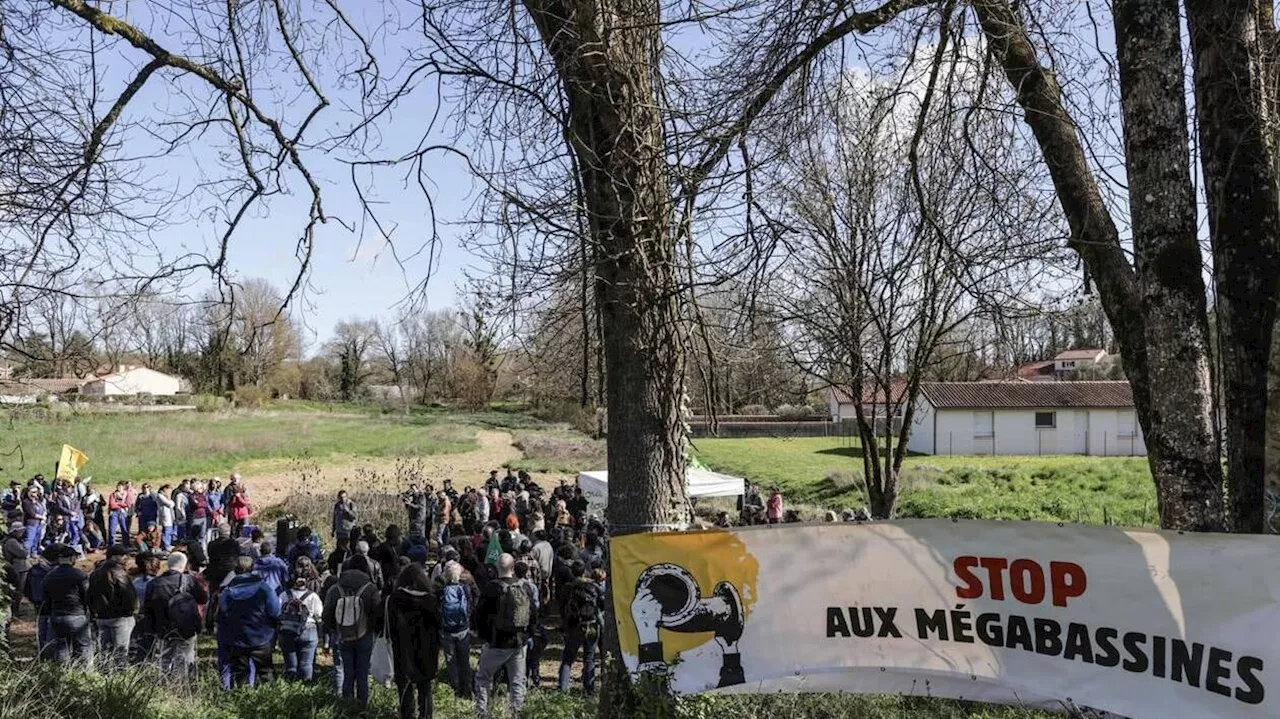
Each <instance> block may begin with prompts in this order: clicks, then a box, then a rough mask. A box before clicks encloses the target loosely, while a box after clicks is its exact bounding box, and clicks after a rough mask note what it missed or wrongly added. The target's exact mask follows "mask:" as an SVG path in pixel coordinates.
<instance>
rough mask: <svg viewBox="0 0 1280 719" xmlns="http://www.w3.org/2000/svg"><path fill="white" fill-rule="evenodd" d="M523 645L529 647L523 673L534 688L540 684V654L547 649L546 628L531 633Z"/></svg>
mask: <svg viewBox="0 0 1280 719" xmlns="http://www.w3.org/2000/svg"><path fill="white" fill-rule="evenodd" d="M531 629H532V627H531ZM525 645H526V646H527V647H528V648H529V653H528V655H527V656H526V658H525V665H526V671H525V674H526V675H527V676H528V677H529V683H530V684H532V685H533V686H534V687H535V688H536V687H539V686H541V685H542V655H543V653H545V652H546V651H547V631H546V629H539V630H537V631H536V632H535V633H532V634H531V635H530V636H529V640H528V641H526V642H525Z"/></svg>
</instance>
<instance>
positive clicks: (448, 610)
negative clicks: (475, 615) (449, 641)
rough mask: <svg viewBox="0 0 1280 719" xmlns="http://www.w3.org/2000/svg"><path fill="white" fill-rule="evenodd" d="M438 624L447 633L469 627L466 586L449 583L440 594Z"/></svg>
mask: <svg viewBox="0 0 1280 719" xmlns="http://www.w3.org/2000/svg"><path fill="white" fill-rule="evenodd" d="M440 624H441V627H442V628H443V629H444V631H445V632H446V633H448V634H456V633H458V632H461V631H465V630H467V629H470V628H471V609H470V607H469V606H468V604H467V588H466V587H464V586H462V585H461V584H450V585H448V586H446V587H445V588H444V592H443V593H442V594H441V595H440Z"/></svg>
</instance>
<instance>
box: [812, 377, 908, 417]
mask: <svg viewBox="0 0 1280 719" xmlns="http://www.w3.org/2000/svg"><path fill="white" fill-rule="evenodd" d="M889 385H890V386H889V397H890V398H891V399H890V401H888V402H886V401H885V393H884V388H883V387H880V386H876V385H875V384H874V383H870V382H869V383H867V386H866V387H865V388H864V389H863V390H862V411H863V412H864V413H866V415H867V416H868V417H875V418H877V419H883V418H884V417H886V416H887V415H889V414H890V413H892V414H893V416H894V417H901V416H902V397H903V395H905V394H906V392H907V383H906V382H905V381H904V380H901V379H894V380H893V381H891V382H890V383H889ZM823 395H824V396H825V397H826V399H827V406H828V407H830V408H831V421H833V422H853V421H854V420H855V419H857V416H858V415H857V409H856V404H857V403H856V402H855V401H854V400H853V398H852V397H850V396H849V393H848V392H846V391H844V390H843V389H841V388H839V387H828V388H827V389H826V390H824V391H823Z"/></svg>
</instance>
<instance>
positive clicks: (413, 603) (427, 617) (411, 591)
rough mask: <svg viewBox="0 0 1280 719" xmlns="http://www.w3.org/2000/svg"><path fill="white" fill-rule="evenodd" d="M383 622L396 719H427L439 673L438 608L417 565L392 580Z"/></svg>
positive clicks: (424, 570) (412, 565)
mask: <svg viewBox="0 0 1280 719" xmlns="http://www.w3.org/2000/svg"><path fill="white" fill-rule="evenodd" d="M386 622H387V629H388V630H389V631H388V633H389V634H390V635H391V651H392V667H393V669H394V673H395V680H396V692H397V694H399V697H400V718H401V719H431V713H432V708H433V707H432V702H431V685H432V680H434V679H435V677H436V674H437V673H438V672H439V670H440V605H439V603H438V602H437V600H436V596H435V594H433V593H432V592H431V580H430V579H429V578H428V577H427V571H426V569H424V568H423V567H422V566H421V565H418V564H410V565H409V566H408V567H405V569H404V571H402V572H401V573H400V576H399V577H398V578H397V579H396V587H395V590H394V591H392V592H391V597H390V598H389V599H388V600H387V616H386ZM415 710H416V711H415Z"/></svg>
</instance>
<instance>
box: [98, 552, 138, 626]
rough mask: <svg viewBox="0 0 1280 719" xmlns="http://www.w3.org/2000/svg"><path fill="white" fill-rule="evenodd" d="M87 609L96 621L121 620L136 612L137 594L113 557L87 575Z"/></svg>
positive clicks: (125, 571)
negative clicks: (90, 610)
mask: <svg viewBox="0 0 1280 719" xmlns="http://www.w3.org/2000/svg"><path fill="white" fill-rule="evenodd" d="M89 608H90V609H92V610H93V615H94V616H95V617H97V618H98V619H122V618H124V617H132V616H133V615H134V614H137V612H138V593H137V591H136V590H134V588H133V581H132V580H131V579H130V578H129V572H128V571H127V570H126V569H125V568H124V564H123V563H121V562H120V560H119V559H116V558H114V557H112V558H110V559H108V560H106V561H105V562H103V563H102V564H100V565H98V568H97V569H94V570H93V573H92V574H90V575H89Z"/></svg>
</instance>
